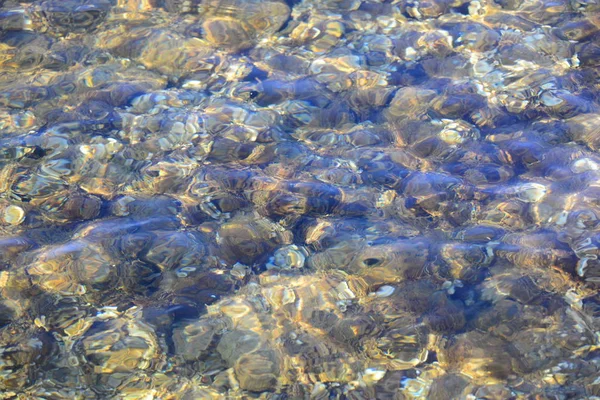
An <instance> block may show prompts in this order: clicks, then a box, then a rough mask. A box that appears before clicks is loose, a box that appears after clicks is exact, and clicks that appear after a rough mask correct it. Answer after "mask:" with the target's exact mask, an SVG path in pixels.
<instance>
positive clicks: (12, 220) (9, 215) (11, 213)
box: [2, 206, 25, 225]
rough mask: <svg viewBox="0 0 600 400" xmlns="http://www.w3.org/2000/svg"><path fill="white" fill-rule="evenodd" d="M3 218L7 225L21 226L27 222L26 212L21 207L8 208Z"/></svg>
mask: <svg viewBox="0 0 600 400" xmlns="http://www.w3.org/2000/svg"><path fill="white" fill-rule="evenodd" d="M2 217H3V219H4V221H5V222H6V223H9V224H11V225H20V224H21V223H22V222H23V221H24V220H25V211H24V210H23V209H22V208H21V207H19V206H8V207H6V208H5V209H4V215H3V216H2Z"/></svg>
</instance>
